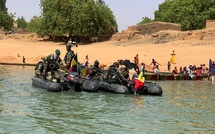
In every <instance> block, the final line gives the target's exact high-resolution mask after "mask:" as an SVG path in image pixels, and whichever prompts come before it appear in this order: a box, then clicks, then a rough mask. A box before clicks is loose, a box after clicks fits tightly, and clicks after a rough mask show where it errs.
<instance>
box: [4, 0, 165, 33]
mask: <svg viewBox="0 0 215 134" xmlns="http://www.w3.org/2000/svg"><path fill="white" fill-rule="evenodd" d="M104 1H105V3H106V4H107V5H108V7H109V8H110V9H111V10H112V11H113V14H114V15H115V17H116V20H117V24H118V27H119V31H121V30H125V29H127V27H128V26H132V25H136V24H137V23H138V22H140V21H141V20H142V19H141V18H142V17H149V18H151V19H153V18H154V11H155V10H157V9H158V5H159V4H161V3H163V2H164V1H165V0H104ZM39 4H40V0H7V4H6V6H7V8H8V12H9V13H16V17H21V16H23V17H24V18H25V19H26V21H29V20H30V19H31V18H32V17H33V16H35V15H36V16H39V15H40V6H39Z"/></svg>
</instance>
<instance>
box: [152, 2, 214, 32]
mask: <svg viewBox="0 0 215 134" xmlns="http://www.w3.org/2000/svg"><path fill="white" fill-rule="evenodd" d="M214 11H215V1H214V0H166V1H165V2H164V3H162V4H160V5H159V9H158V10H157V11H155V13H154V14H155V20H156V21H163V22H172V23H179V24H181V25H182V30H193V29H201V28H204V27H205V22H206V20H207V19H215V12H214Z"/></svg>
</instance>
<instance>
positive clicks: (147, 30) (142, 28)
mask: <svg viewBox="0 0 215 134" xmlns="http://www.w3.org/2000/svg"><path fill="white" fill-rule="evenodd" d="M127 30H129V31H139V32H140V33H141V34H143V35H147V34H152V33H155V32H158V31H161V30H177V31H181V25H179V24H175V23H165V22H152V23H148V24H142V25H136V26H131V27H128V29H127Z"/></svg>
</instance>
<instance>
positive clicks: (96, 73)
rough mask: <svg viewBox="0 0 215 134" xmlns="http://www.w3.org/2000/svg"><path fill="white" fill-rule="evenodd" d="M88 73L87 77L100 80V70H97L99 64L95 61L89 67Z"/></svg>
mask: <svg viewBox="0 0 215 134" xmlns="http://www.w3.org/2000/svg"><path fill="white" fill-rule="evenodd" d="M89 71H90V73H89V76H90V78H92V79H101V78H100V76H101V73H102V71H101V69H100V68H99V62H98V61H97V60H95V62H94V65H93V66H91V67H90V70H89Z"/></svg>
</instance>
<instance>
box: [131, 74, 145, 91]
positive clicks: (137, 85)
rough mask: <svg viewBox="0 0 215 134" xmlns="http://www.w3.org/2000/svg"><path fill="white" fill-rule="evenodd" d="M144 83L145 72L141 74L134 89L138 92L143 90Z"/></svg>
mask: <svg viewBox="0 0 215 134" xmlns="http://www.w3.org/2000/svg"><path fill="white" fill-rule="evenodd" d="M144 82H145V78H144V76H143V71H141V72H140V74H139V75H138V78H137V79H136V80H135V85H134V88H135V89H136V90H140V89H141V88H143V86H144Z"/></svg>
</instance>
